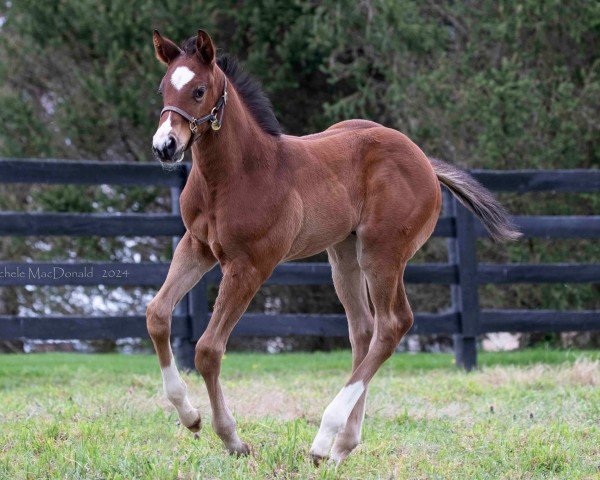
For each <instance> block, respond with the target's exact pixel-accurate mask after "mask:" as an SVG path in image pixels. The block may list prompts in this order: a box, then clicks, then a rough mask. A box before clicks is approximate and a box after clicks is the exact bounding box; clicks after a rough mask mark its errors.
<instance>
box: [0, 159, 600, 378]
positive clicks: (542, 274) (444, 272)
mask: <svg viewBox="0 0 600 480" xmlns="http://www.w3.org/2000/svg"><path fill="white" fill-rule="evenodd" d="M188 169H189V166H186V165H182V167H181V168H179V169H178V170H176V171H174V172H165V171H163V170H162V168H161V167H160V166H159V165H153V164H132V163H106V162H71V161H58V160H43V161H41V160H30V159H4V160H0V183H43V184H82V185H86V184H87V185H99V184H115V185H152V186H161V187H168V188H170V191H171V197H172V213H170V214H150V213H143V214H141V213H140V214H118V213H117V214H91V213H23V212H0V236H40V235H49V236H59V235H60V236H104V237H110V236H135V237H139V236H167V237H176V238H178V237H180V236H181V235H182V234H183V232H184V226H183V224H182V222H181V218H180V216H179V210H178V198H179V194H180V193H181V189H182V188H183V186H184V185H185V181H186V178H187V174H188ZM471 173H472V174H473V175H474V176H475V177H476V178H477V179H478V180H479V181H480V182H482V183H483V184H484V185H485V186H486V187H488V188H489V189H491V190H493V191H503V192H519V193H525V192H542V191H556V192H598V191H599V190H600V171H598V170H553V171H547V170H519V171H490V170H473V171H471ZM445 203H446V205H447V209H446V215H445V216H444V217H442V218H440V219H439V221H438V224H437V226H436V229H435V232H434V235H436V236H439V237H446V238H447V239H448V240H447V244H448V258H449V261H448V263H436V264H416V265H410V266H409V267H408V268H407V270H406V273H405V279H406V281H407V282H410V283H428V284H442V285H450V287H451V294H452V295H451V297H452V307H451V309H450V310H449V311H447V312H442V313H421V312H417V313H416V314H415V324H414V326H413V328H412V330H411V333H418V334H433V333H436V334H452V335H453V336H454V345H455V353H456V357H457V363H458V364H460V365H462V366H464V367H465V368H467V369H470V368H472V367H473V366H475V364H476V354H477V352H476V338H477V336H478V335H481V334H483V333H491V332H499V331H510V332H530V331H552V332H559V331H577V330H600V312H598V311H547V310H485V309H484V310H481V309H480V306H479V298H478V286H479V285H482V284H510V283H582V282H600V265H598V264H506V265H497V264H489V263H478V262H477V248H476V246H477V244H476V240H477V238H478V237H483V236H485V235H486V232H485V230H484V229H483V227H482V225H481V224H480V223H479V222H478V221H477V220H476V219H475V218H474V217H473V216H472V215H471V214H470V213H469V212H468V211H467V210H466V209H465V208H464V207H462V205H460V204H459V203H458V202H457V201H456V200H455V199H454V198H453V197H451V196H449V195H448V194H447V192H446V193H445ZM514 219H515V223H516V224H517V225H518V226H519V227H520V229H521V231H523V233H524V234H525V236H526V237H538V238H598V237H600V216H585V217H581V216H517V217H514ZM175 241H176V240H175ZM55 269H58V272H60V273H61V275H58V276H57V275H56V274H54V273H55V272H56V270H55ZM74 269H76V270H77V271H78V272H81V271H82V270H83V271H86V272H87V271H91V270H95V271H96V272H102V271H106V272H108V274H106V275H105V276H100V277H99V276H98V275H97V274H96V275H90V276H85V275H84V276H74V275H70V274H69V273H70V272H71V271H73V270H74ZM167 270H168V263H165V262H156V263H124V262H79V263H71V262H52V263H50V262H15V261H3V262H0V287H7V286H13V287H21V286H26V285H37V286H43V285H46V286H47V285H55V286H56V285H108V286H159V285H160V284H161V283H162V282H163V280H164V278H165V276H166V273H167ZM118 271H121V272H123V271H126V272H127V274H126V275H125V276H123V275H117V274H116V273H114V272H118ZM111 272H113V274H112V276H111ZM220 279H221V273H220V271H218V269H214V270H212V271H210V272H209V273H208V274H207V275H205V277H204V278H203V279H202V280H201V281H200V282H199V283H198V285H197V286H196V287H194V288H193V289H192V291H191V292H190V294H189V295H187V296H186V297H185V298H184V299H183V300H182V302H181V303H180V304H179V305H178V307H177V308H176V310H175V313H174V315H173V326H172V332H173V336H174V337H177V338H179V339H180V341H179V342H178V343H179V352H178V356H179V362H180V363H183V364H185V365H186V366H191V365H192V359H193V354H192V350H193V342H194V341H195V340H196V339H197V338H199V336H200V335H201V334H202V332H203V330H204V328H205V327H206V325H207V323H208V320H209V319H210V314H211V313H210V312H209V310H208V301H207V288H208V286H209V285H211V284H217V283H218V282H219V281H220ZM331 283H332V280H331V268H330V266H329V265H328V264H324V263H299V262H294V263H286V264H282V265H280V266H278V267H277V269H276V270H275V271H274V273H273V274H272V276H271V277H270V278H269V279H268V280H267V284H270V285H324V284H331ZM146 335H147V333H146V325H145V317H144V316H141V315H130V316H92V317H89V316H87V317H86V316H39V317H19V316H14V315H0V339H101V338H102V339H104V338H110V339H116V338H123V337H139V336H142V337H145V336H146ZM233 335H238V336H284V335H318V336H344V335H347V323H346V319H345V316H344V315H338V314H319V315H313V314H280V315H270V314H264V313H247V314H245V315H244V316H243V317H242V319H241V321H240V323H239V324H238V326H237V327H236V328H235V330H234V332H233Z"/></svg>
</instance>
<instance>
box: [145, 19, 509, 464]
mask: <svg viewBox="0 0 600 480" xmlns="http://www.w3.org/2000/svg"><path fill="white" fill-rule="evenodd" d="M154 47H155V51H156V56H157V58H158V59H159V60H160V61H161V62H162V63H164V64H165V65H166V67H167V71H166V74H165V76H164V78H163V79H162V82H161V85H160V92H161V93H162V95H163V97H164V104H165V108H164V109H163V111H162V112H161V116H160V121H159V127H158V130H157V131H156V134H155V135H154V138H153V150H154V153H155V156H156V157H157V158H158V159H159V160H160V161H161V162H162V163H163V165H166V166H168V165H173V164H174V163H176V162H179V161H181V160H182V159H183V154H184V152H185V151H186V150H187V149H188V148H190V149H191V151H192V158H193V164H192V168H191V172H190V175H189V179H188V182H187V184H186V186H185V189H184V190H183V192H182V194H181V199H180V203H181V215H182V218H183V222H184V224H185V226H186V229H187V231H186V233H185V235H184V237H183V238H182V240H181V242H180V243H179V245H178V246H177V249H176V250H175V254H174V256H173V261H172V264H171V267H170V270H169V273H168V276H167V279H166V281H165V283H164V285H163V286H162V288H161V289H160V291H159V292H158V294H157V295H156V297H155V298H154V299H153V300H152V301H151V302H150V304H149V305H148V310H147V323H148V331H149V333H150V336H151V338H152V341H153V342H154V346H155V348H156V352H157V354H158V360H159V362H160V366H161V369H162V375H163V384H164V390H165V392H166V395H167V397H168V399H169V400H170V401H171V403H172V404H173V405H174V406H175V408H176V409H177V413H178V414H179V418H180V420H181V423H182V424H183V425H185V426H186V427H187V428H189V429H190V430H191V431H193V432H196V431H198V430H199V429H200V426H201V420H200V418H201V417H200V412H199V411H198V410H197V409H196V408H194V407H193V406H192V404H191V403H190V401H189V399H188V396H187V391H186V385H185V383H184V382H183V381H182V379H181V377H180V376H179V373H178V371H177V367H176V365H175V362H174V360H173V354H172V351H171V346H170V343H169V335H170V329H171V314H172V311H173V309H174V307H175V305H176V304H177V303H178V302H179V301H180V300H181V298H182V297H183V296H184V295H185V294H186V293H187V292H188V291H189V290H190V289H191V288H192V287H193V286H194V285H195V284H196V283H197V282H198V281H199V280H200V278H201V277H202V275H203V274H204V273H206V272H207V271H208V270H210V269H211V268H212V267H213V266H214V265H215V264H216V263H219V265H220V267H221V269H222V271H223V280H222V282H221V285H220V288H219V294H218V297H217V301H216V303H215V307H214V311H213V314H212V317H211V319H210V322H209V324H208V327H207V328H206V331H205V332H204V334H203V335H202V337H201V338H200V340H199V341H198V344H197V346H196V356H195V364H196V367H197V369H198V371H199V372H200V373H201V375H202V377H203V378H204V380H205V383H206V388H207V390H208V395H209V398H210V404H211V408H212V424H213V427H214V429H215V432H216V433H217V434H218V435H219V437H220V438H221V439H222V440H223V442H224V444H225V446H226V447H227V449H228V450H229V451H230V452H231V453H236V454H246V453H248V451H249V448H248V446H247V445H246V444H245V443H244V442H242V440H240V438H239V437H238V434H237V432H236V424H235V421H234V418H233V416H232V414H231V412H230V411H229V409H228V408H227V405H226V403H225V398H224V397H223V392H222V390H221V385H220V383H219V372H220V369H221V359H222V357H223V353H224V352H225V347H226V344H227V339H228V337H229V335H230V333H231V331H232V330H233V328H234V327H235V325H236V323H237V321H238V320H239V318H240V316H241V315H242V313H243V312H244V310H245V309H246V307H247V306H248V303H249V302H250V300H251V299H252V297H253V296H254V294H255V293H256V291H257V290H258V289H259V288H260V286H261V285H262V284H263V282H264V281H265V280H266V279H267V278H268V277H269V275H271V272H272V271H273V269H274V268H275V267H276V266H277V265H278V264H279V263H281V262H285V261H287V260H293V259H297V258H302V257H307V256H310V255H314V254H316V253H319V252H321V251H323V250H327V253H328V255H329V260H330V262H331V265H332V271H333V281H334V285H335V289H336V292H337V294H338V296H339V298H340V300H341V302H342V303H343V305H344V308H345V310H346V314H347V318H348V324H349V331H350V341H351V344H352V360H353V362H352V374H351V375H350V378H349V379H348V381H347V382H346V384H345V386H344V387H343V388H342V389H341V390H340V391H339V393H338V394H337V395H336V397H335V398H334V399H333V401H332V402H331V403H330V404H329V406H328V407H327V408H326V409H325V412H324V414H323V418H322V421H321V426H320V428H319V431H318V433H317V435H316V437H315V439H314V442H313V444H312V448H311V450H310V453H311V455H312V456H313V458H315V459H321V458H324V457H328V456H329V457H330V458H331V459H332V460H334V461H336V462H339V461H341V460H342V459H344V458H345V457H346V456H347V455H348V454H349V453H350V452H351V451H352V449H354V447H356V445H357V444H358V442H359V440H360V435H361V424H362V421H363V416H364V411H365V397H366V392H367V386H368V384H369V381H370V380H371V378H373V375H375V373H376V372H377V370H378V369H379V367H380V366H381V364H382V363H383V362H384V361H385V360H386V359H387V358H388V357H389V356H390V355H391V354H392V353H393V352H394V349H395V348H396V346H397V345H398V342H399V341H400V339H401V338H402V336H403V335H404V334H405V333H406V332H407V331H408V330H409V329H410V328H411V325H412V323H413V315H412V312H411V309H410V306H409V304H408V300H407V298H406V292H405V289H404V283H403V273H404V269H405V267H406V263H407V261H408V260H409V259H410V258H411V257H412V256H413V255H414V253H415V252H416V251H417V250H418V249H419V248H420V247H421V246H422V245H423V244H424V243H425V241H426V240H427V239H428V238H429V236H430V235H431V233H432V231H433V229H434V226H435V224H436V221H437V219H438V216H439V213H440V207H441V199H442V196H441V189H440V182H441V183H443V184H445V185H446V186H447V187H448V188H449V189H450V190H451V191H452V192H453V193H454V194H455V195H456V196H457V197H458V198H459V199H460V200H461V201H462V202H463V203H464V204H465V205H466V206H467V207H468V208H469V209H471V210H472V211H473V212H474V213H475V214H476V215H477V216H478V217H479V218H480V219H481V221H482V222H483V224H484V225H485V226H486V227H487V229H488V230H489V232H490V234H491V236H492V237H493V238H494V239H496V240H502V239H513V238H516V237H517V236H518V233H517V232H516V231H515V229H514V228H513V226H512V225H511V223H510V220H509V217H508V215H507V214H506V212H505V211H504V210H503V208H502V207H501V206H500V205H499V204H498V202H496V201H495V200H494V198H493V197H492V196H491V194H490V193H489V192H488V191H486V190H485V189H484V188H483V187H481V186H480V185H479V184H478V183H477V182H476V181H475V180H473V179H472V178H471V177H470V176H468V175H467V174H465V173H463V172H461V171H460V170H458V169H455V168H454V167H452V166H450V165H448V164H445V163H442V162H440V161H435V160H431V161H430V160H429V159H428V158H427V157H426V156H425V155H424V154H423V152H422V151H421V150H420V149H419V148H418V147H417V146H416V145H415V144H414V143H413V142H411V141H410V140H409V139H408V138H407V137H406V136H404V135H403V134H402V133H400V132H398V131H396V130H392V129H390V128H385V127H383V126H381V125H378V124H377V123H374V122H371V121H367V120H349V121H345V122H341V123H338V124H336V125H333V126H332V127H330V128H329V129H327V130H325V131H324V132H321V133H317V134H314V135H308V136H305V137H295V136H290V135H283V134H282V133H281V130H280V127H279V124H278V123H277V120H276V119H275V116H274V114H273V111H272V109H271V105H270V103H269V101H268V100H267V98H266V97H265V96H264V94H263V93H262V91H261V90H260V88H259V87H258V86H257V84H256V83H254V82H253V81H252V80H250V79H249V78H248V77H247V76H246V75H245V74H244V73H243V72H242V71H240V70H239V68H238V67H237V64H235V63H233V62H232V61H230V60H227V59H226V58H220V59H216V57H215V46H214V44H213V42H212V40H211V38H210V37H209V35H208V34H207V33H206V32H204V31H202V30H200V31H199V32H198V35H197V36H196V37H193V38H191V39H189V40H188V41H186V42H185V43H184V44H183V45H182V47H181V48H180V47H178V46H177V45H176V44H175V43H173V42H172V41H170V40H168V39H166V38H164V37H162V36H161V35H160V34H159V33H158V32H156V31H155V32H154ZM370 302H371V304H372V307H373V309H372V310H373V313H372V312H371V308H370Z"/></svg>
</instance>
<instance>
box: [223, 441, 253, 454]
mask: <svg viewBox="0 0 600 480" xmlns="http://www.w3.org/2000/svg"><path fill="white" fill-rule="evenodd" d="M228 450H229V453H231V454H232V455H235V456H237V457H244V456H246V455H249V454H250V446H249V445H248V444H247V443H245V442H240V444H239V445H236V446H234V447H231V448H228Z"/></svg>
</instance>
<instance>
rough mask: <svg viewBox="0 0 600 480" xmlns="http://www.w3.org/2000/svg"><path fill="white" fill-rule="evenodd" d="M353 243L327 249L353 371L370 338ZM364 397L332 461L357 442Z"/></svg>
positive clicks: (361, 276) (370, 322)
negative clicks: (345, 321)
mask: <svg viewBox="0 0 600 480" xmlns="http://www.w3.org/2000/svg"><path fill="white" fill-rule="evenodd" d="M356 242H357V240H356V237H355V236H350V237H348V238H347V239H346V240H344V241H343V242H340V243H338V244H337V245H335V246H333V247H331V248H329V249H328V250H327V253H328V254H329V261H330V263H331V270H332V274H333V284H334V286H335V291H336V292H337V295H338V297H339V299H340V301H341V302H342V304H343V305H344V309H345V310H346V316H347V317H348V329H349V331H350V344H351V345H352V371H354V370H356V368H357V367H358V365H360V363H361V362H362V361H363V359H364V358H365V355H366V354H367V352H368V350H369V342H370V341H371V337H372V335H373V316H372V314H371V310H370V309H369V297H368V294H367V282H366V279H365V276H364V274H363V272H362V271H361V269H360V266H359V264H358V260H357V251H356ZM366 396H367V392H366V389H365V392H364V393H363V394H362V395H361V396H360V398H359V399H358V402H357V403H356V405H355V406H354V409H353V410H352V412H351V413H350V416H349V418H348V421H347V423H346V426H345V427H344V428H342V429H341V430H340V431H339V433H338V434H337V436H336V438H335V442H334V444H333V449H332V451H331V458H332V459H334V460H335V461H336V462H340V461H341V460H343V459H344V458H346V457H347V456H348V454H349V453H350V452H351V451H352V450H353V449H354V448H355V447H356V446H357V445H358V443H359V442H360V435H361V427H362V422H363V418H364V414H365V402H366Z"/></svg>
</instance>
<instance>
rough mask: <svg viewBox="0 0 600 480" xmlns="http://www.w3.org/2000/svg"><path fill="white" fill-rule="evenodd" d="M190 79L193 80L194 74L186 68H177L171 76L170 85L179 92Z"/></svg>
mask: <svg viewBox="0 0 600 480" xmlns="http://www.w3.org/2000/svg"><path fill="white" fill-rule="evenodd" d="M192 78H194V72H192V71H191V70H190V69H189V68H188V67H177V68H176V69H175V71H174V72H173V74H172V75H171V85H173V86H174V87H175V88H176V89H177V90H181V89H182V88H183V86H184V85H185V84H186V83H188V82H189V81H190V80H191V79H192Z"/></svg>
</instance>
